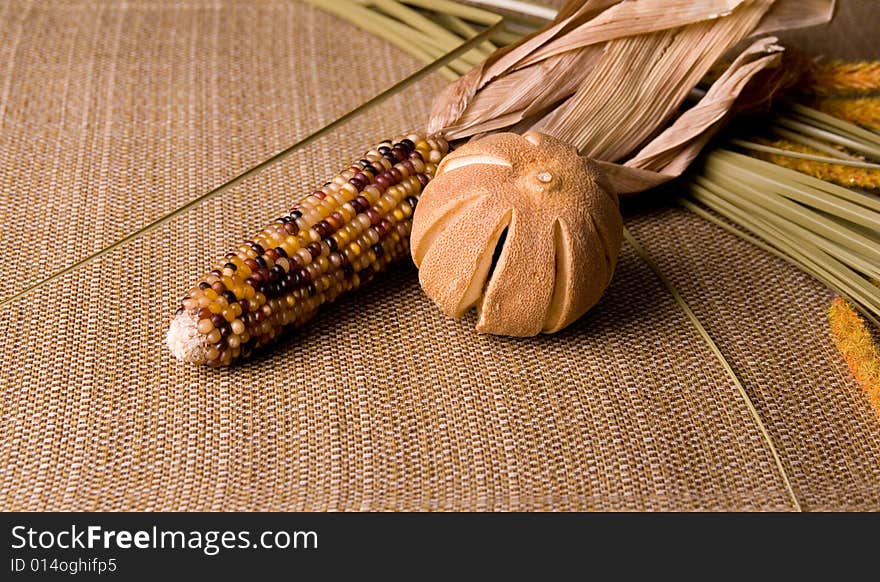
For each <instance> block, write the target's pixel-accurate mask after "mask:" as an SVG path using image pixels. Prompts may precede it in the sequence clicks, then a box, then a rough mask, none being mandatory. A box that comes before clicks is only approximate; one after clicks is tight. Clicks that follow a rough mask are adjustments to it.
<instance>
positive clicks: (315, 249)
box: [306, 242, 321, 259]
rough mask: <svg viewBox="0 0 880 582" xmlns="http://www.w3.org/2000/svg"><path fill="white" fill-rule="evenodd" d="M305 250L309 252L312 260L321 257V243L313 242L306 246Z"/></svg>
mask: <svg viewBox="0 0 880 582" xmlns="http://www.w3.org/2000/svg"><path fill="white" fill-rule="evenodd" d="M306 250H307V251H309V254H311V255H312V258H313V259H317V258H318V257H319V256H321V243H317V242H313V243H309V244H308V245H306Z"/></svg>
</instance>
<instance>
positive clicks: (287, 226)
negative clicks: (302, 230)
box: [284, 221, 299, 234]
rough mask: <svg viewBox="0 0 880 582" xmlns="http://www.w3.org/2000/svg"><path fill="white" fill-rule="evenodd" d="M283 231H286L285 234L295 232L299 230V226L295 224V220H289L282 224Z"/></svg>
mask: <svg viewBox="0 0 880 582" xmlns="http://www.w3.org/2000/svg"><path fill="white" fill-rule="evenodd" d="M284 231H285V232H287V234H296V233H298V232H299V226H297V224H296V223H295V222H293V221H291V222H288V223H286V224H285V225H284Z"/></svg>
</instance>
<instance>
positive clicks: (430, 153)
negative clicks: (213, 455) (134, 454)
mask: <svg viewBox="0 0 880 582" xmlns="http://www.w3.org/2000/svg"><path fill="white" fill-rule="evenodd" d="M448 151H449V145H448V144H447V143H446V141H445V140H443V139H442V138H437V137H434V138H426V137H425V136H423V135H419V134H412V135H409V136H406V137H398V138H396V139H394V140H387V141H384V142H382V143H380V144H379V145H377V146H376V147H375V148H374V149H371V150H370V151H368V152H366V153H365V154H364V155H363V156H362V157H361V158H360V159H359V160H358V161H355V162H352V164H351V165H350V166H349V167H348V168H346V169H345V170H343V171H342V172H341V173H339V174H338V175H337V176H336V177H334V178H333V180H331V181H329V182H326V183H325V184H324V185H323V186H322V187H320V188H318V189H317V190H314V191H313V192H312V193H311V194H309V195H307V196H305V197H304V198H302V199H301V200H299V202H297V203H296V204H294V205H293V207H292V208H291V209H290V211H289V212H288V213H287V214H285V215H284V216H282V217H281V218H279V219H277V220H275V221H274V222H273V223H271V224H270V225H268V226H267V227H266V228H264V229H263V230H262V231H260V232H259V233H257V234H256V236H254V237H253V238H252V239H251V240H249V241H245V242H244V243H242V244H241V245H239V247H238V248H237V249H235V250H234V251H232V252H229V253H227V254H226V255H225V256H224V258H223V260H222V261H219V262H218V264H217V265H215V266H214V268H213V269H212V270H211V271H209V272H208V273H207V274H206V275H205V276H204V277H202V278H201V279H200V280H199V281H197V282H196V284H195V285H194V286H193V288H192V289H190V290H189V292H188V293H187V294H186V295H185V296H184V297H183V298H182V299H181V302H180V308H179V309H178V310H177V313H176V314H175V317H174V319H173V320H172V323H171V328H170V329H169V331H168V339H167V341H168V346H169V347H170V348H171V351H172V353H173V354H174V355H175V356H176V357H177V358H178V359H180V360H183V361H185V362H190V363H193V364H207V365H209V366H215V367H216V366H228V365H229V364H231V363H232V362H234V361H235V360H237V359H238V358H241V357H247V356H248V355H250V353H251V352H252V351H253V350H254V349H256V348H259V347H261V346H265V345H267V344H269V343H271V342H272V341H273V340H275V339H276V338H277V337H278V336H279V335H281V333H282V332H283V331H284V330H285V329H287V328H290V327H295V326H298V325H302V324H304V323H306V322H307V321H308V320H310V319H311V318H312V317H313V316H314V315H315V313H316V312H317V310H318V308H319V307H320V306H321V305H323V304H324V303H328V302H331V301H333V300H335V299H336V298H337V297H338V296H340V295H341V294H343V293H345V292H348V291H351V290H353V289H356V288H358V287H359V286H360V285H361V284H363V283H365V282H367V281H369V280H370V279H371V278H372V277H373V276H374V275H375V274H376V273H378V272H380V271H382V270H383V269H385V268H386V267H387V266H388V265H389V264H391V263H393V262H394V261H396V260H397V259H399V258H401V257H403V256H408V255H409V235H410V232H411V230H412V215H413V212H414V210H415V206H416V204H417V203H418V199H419V195H420V194H421V192H422V190H423V188H424V186H425V184H427V183H428V181H429V180H430V179H431V178H433V176H434V172H435V171H436V169H437V164H438V163H439V161H440V160H441V159H442V158H443V156H445V155H446V153H447V152H448Z"/></svg>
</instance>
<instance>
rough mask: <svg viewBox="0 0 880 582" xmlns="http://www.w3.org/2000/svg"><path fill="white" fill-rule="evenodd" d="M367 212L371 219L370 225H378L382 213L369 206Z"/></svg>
mask: <svg viewBox="0 0 880 582" xmlns="http://www.w3.org/2000/svg"><path fill="white" fill-rule="evenodd" d="M366 214H367V216H368V217H369V219H370V226H376V225H377V224H379V221H380V220H382V215H381V214H379V213H378V212H376V210H375V209H373V208H368V209H367V212H366Z"/></svg>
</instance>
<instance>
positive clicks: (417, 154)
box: [409, 150, 425, 162]
mask: <svg viewBox="0 0 880 582" xmlns="http://www.w3.org/2000/svg"><path fill="white" fill-rule="evenodd" d="M409 157H410V159H413V158H417V159H419V160H421V161H423V162H424V161H425V158H423V157H422V152H420V151H419V150H415V151H414V152H412V153H411V154H410V155H409Z"/></svg>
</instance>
